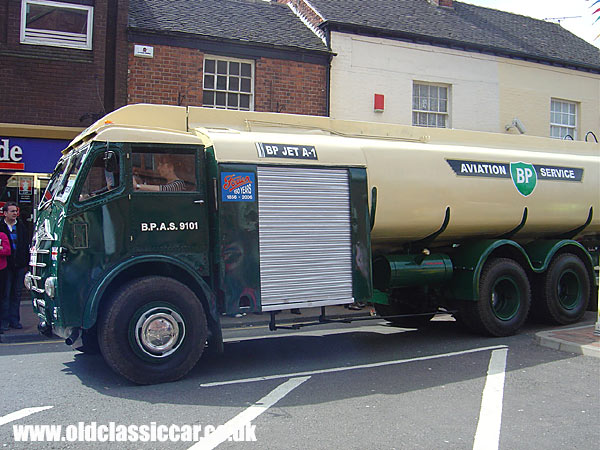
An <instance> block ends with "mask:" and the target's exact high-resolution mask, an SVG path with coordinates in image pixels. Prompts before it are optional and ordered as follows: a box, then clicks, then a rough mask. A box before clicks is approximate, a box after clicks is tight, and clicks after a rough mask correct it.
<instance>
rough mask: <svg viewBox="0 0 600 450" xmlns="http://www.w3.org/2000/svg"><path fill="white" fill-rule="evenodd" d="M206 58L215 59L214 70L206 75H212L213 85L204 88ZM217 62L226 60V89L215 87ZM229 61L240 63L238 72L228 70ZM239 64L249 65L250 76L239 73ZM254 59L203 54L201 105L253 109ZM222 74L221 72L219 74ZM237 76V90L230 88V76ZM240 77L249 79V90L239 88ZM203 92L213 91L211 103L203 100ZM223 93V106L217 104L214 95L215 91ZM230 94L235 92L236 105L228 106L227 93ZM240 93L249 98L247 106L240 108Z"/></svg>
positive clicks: (240, 109) (230, 108) (241, 109)
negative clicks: (236, 97) (232, 72)
mask: <svg viewBox="0 0 600 450" xmlns="http://www.w3.org/2000/svg"><path fill="white" fill-rule="evenodd" d="M207 60H211V61H215V71H214V72H208V75H214V77H215V78H214V87H213V88H209V89H207V88H206V76H207V71H206V61H207ZM219 62H227V74H225V75H226V89H219V88H218V87H217V82H218V80H217V77H218V76H219V75H220V74H219V73H218V63H219ZM230 63H239V64H240V72H239V74H230V73H229V70H230V67H231V65H230ZM241 64H248V65H250V76H249V77H247V76H242V73H241ZM255 73H256V72H255V61H254V60H252V59H239V58H230V57H226V56H217V55H204V59H203V62H202V106H203V107H205V108H214V109H228V110H232V111H254V97H255V95H256V94H255V89H256V83H255V82H254V77H255ZM221 76H222V74H221ZM231 76H233V77H237V78H239V87H238V90H237V91H236V90H230V89H229V88H230V77H231ZM242 79H249V80H250V92H245V91H242V90H241V86H242V83H241V81H242ZM205 92H213V93H214V95H215V98H214V99H213V103H212V104H208V105H207V104H206V103H205V102H204V93H205ZM219 92H220V93H225V100H226V101H225V107H223V106H217V104H216V103H217V102H216V95H217V93H219ZM230 94H236V95H237V96H238V105H237V106H236V107H230V106H229V105H228V100H229V95H230ZM241 95H249V97H250V100H249V105H248V108H247V109H246V108H242V107H241V106H240V103H241V102H240V101H239V100H240V96H241Z"/></svg>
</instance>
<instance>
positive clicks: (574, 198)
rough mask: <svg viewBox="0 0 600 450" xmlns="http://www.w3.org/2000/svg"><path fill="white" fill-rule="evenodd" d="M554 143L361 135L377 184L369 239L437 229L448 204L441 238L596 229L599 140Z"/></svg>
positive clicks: (412, 236) (404, 237) (599, 227)
mask: <svg viewBox="0 0 600 450" xmlns="http://www.w3.org/2000/svg"><path fill="white" fill-rule="evenodd" d="M478 134H479V135H483V134H482V133H478ZM531 139H532V138H529V140H530V141H531ZM533 140H534V141H544V142H545V143H546V145H547V146H550V145H553V144H554V142H551V141H550V140H549V139H535V138H534V139H533ZM556 144H558V145H557V146H558V148H559V149H558V150H549V149H541V148H535V146H532V145H529V146H528V147H527V148H525V149H518V148H514V147H509V148H501V147H481V146H475V145H473V146H466V145H438V144H426V143H408V142H406V143H405V142H380V141H378V142H373V141H370V142H364V143H363V145H362V148H363V152H364V154H365V157H366V160H367V167H368V169H367V170H368V176H369V186H370V188H372V187H376V188H377V202H376V216H375V224H374V228H373V231H372V235H371V239H372V242H373V245H374V247H375V248H377V247H380V248H381V247H386V248H387V249H389V248H390V246H392V247H393V246H394V245H397V244H403V243H406V242H411V241H417V240H421V239H424V238H426V237H428V236H430V235H432V234H434V233H436V232H438V231H439V230H440V229H441V227H442V224H443V223H444V220H445V217H446V211H447V210H448V209H449V212H450V220H449V221H448V224H447V227H446V228H445V229H444V230H443V232H442V233H441V234H440V235H439V237H438V238H437V239H436V242H438V243H440V244H442V243H452V242H459V241H462V240H464V239H468V238H495V237H500V236H503V235H507V233H511V232H512V234H510V236H511V239H513V240H517V241H519V240H521V241H523V240H531V239H541V238H550V237H556V236H560V235H563V234H565V233H569V232H572V231H573V230H576V229H578V228H580V227H582V226H583V225H585V224H586V223H587V226H586V227H585V229H584V230H583V234H600V205H599V201H600V200H599V199H600V182H599V180H600V177H599V172H600V156H599V153H600V152H599V149H598V145H590V144H587V145H586V144H580V145H573V146H572V147H571V148H570V150H569V151H570V153H566V150H564V148H565V146H564V145H561V144H562V143H561V142H557V143H556ZM561 149H562V150H561ZM592 212H593V214H592ZM590 215H591V217H590ZM517 230H518V231H517Z"/></svg>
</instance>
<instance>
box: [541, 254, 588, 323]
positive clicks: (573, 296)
mask: <svg viewBox="0 0 600 450" xmlns="http://www.w3.org/2000/svg"><path fill="white" fill-rule="evenodd" d="M541 284H542V293H541V296H540V297H536V299H535V302H534V306H535V308H536V315H537V316H539V317H541V318H543V319H545V320H547V321H549V322H552V323H556V324H559V325H567V324H570V323H575V322H577V321H579V320H580V319H581V317H583V315H584V314H585V310H586V308H587V304H588V302H589V297H590V278H589V275H588V271H587V269H586V267H585V264H584V263H583V261H581V259H580V258H578V257H577V256H575V255H574V254H572V253H563V254H562V255H560V256H558V257H557V258H556V259H555V260H554V261H553V262H552V264H551V265H550V267H549V268H548V270H547V271H546V273H545V274H544V276H543V278H542V283H541Z"/></svg>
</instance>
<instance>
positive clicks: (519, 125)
mask: <svg viewBox="0 0 600 450" xmlns="http://www.w3.org/2000/svg"><path fill="white" fill-rule="evenodd" d="M504 128H505V130H506V131H509V130H510V129H511V128H516V129H517V130H518V131H519V133H521V134H525V133H526V132H527V129H526V128H525V125H523V122H521V121H520V120H519V118H518V117H515V118H514V119H513V121H512V123H511V124H510V125H506V126H505V127H504Z"/></svg>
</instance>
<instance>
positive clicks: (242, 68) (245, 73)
mask: <svg viewBox="0 0 600 450" xmlns="http://www.w3.org/2000/svg"><path fill="white" fill-rule="evenodd" d="M253 67H254V66H253V64H252V62H251V61H244V60H238V59H230V58H227V59H225V58H215V57H210V56H207V57H205V58H204V86H203V98H202V104H203V106H206V107H209V108H221V109H239V110H242V111H250V110H252V109H254V101H253V98H252V97H253V96H252V92H253V83H252V80H253V74H252V72H253Z"/></svg>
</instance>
